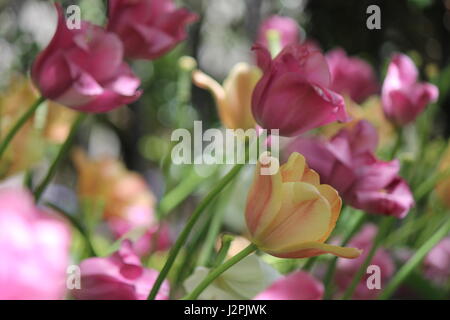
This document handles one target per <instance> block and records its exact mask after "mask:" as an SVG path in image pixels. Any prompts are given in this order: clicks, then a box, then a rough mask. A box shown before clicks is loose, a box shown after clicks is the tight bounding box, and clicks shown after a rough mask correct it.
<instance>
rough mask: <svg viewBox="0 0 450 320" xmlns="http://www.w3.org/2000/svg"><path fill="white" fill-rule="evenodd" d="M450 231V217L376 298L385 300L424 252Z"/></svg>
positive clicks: (412, 269)
mask: <svg viewBox="0 0 450 320" xmlns="http://www.w3.org/2000/svg"><path fill="white" fill-rule="evenodd" d="M449 231H450V219H448V220H447V222H446V223H445V224H444V225H443V226H442V227H441V228H439V230H438V231H437V232H436V233H434V234H433V235H432V236H431V237H430V238H429V239H428V240H427V241H426V242H425V243H424V244H423V245H422V246H421V247H420V248H419V249H418V250H417V251H416V253H415V254H414V255H413V256H412V257H411V258H410V259H409V260H408V262H407V263H405V264H404V265H403V266H402V267H401V268H400V269H399V270H398V271H397V273H396V274H395V275H394V277H393V278H392V280H391V281H390V282H389V284H388V285H387V286H386V288H385V289H384V290H383V292H382V293H381V294H380V295H379V297H378V299H380V300H386V299H389V297H390V296H391V295H392V294H393V293H394V292H395V290H397V288H398V286H399V285H400V284H402V283H403V281H405V280H406V278H407V277H408V276H409V275H410V274H411V272H412V271H414V269H415V268H416V267H417V266H418V264H419V263H420V262H421V261H422V260H423V258H424V257H425V256H426V254H427V253H428V252H429V251H430V250H431V249H433V247H434V246H435V245H437V244H438V242H439V241H441V239H442V238H444V237H445V236H446V235H447V233H448V232H449Z"/></svg>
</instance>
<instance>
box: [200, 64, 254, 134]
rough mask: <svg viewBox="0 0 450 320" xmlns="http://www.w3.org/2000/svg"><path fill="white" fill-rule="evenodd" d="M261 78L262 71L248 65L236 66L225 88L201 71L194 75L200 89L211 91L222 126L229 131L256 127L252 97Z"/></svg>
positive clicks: (226, 81) (224, 84)
mask: <svg viewBox="0 0 450 320" xmlns="http://www.w3.org/2000/svg"><path fill="white" fill-rule="evenodd" d="M260 77H261V72H260V70H259V69H258V68H256V67H253V66H250V65H248V64H246V63H238V64H237V65H235V66H234V68H233V69H232V70H231V72H230V74H229V75H228V77H227V78H226V79H225V81H224V83H223V86H221V85H220V84H219V83H217V81H215V80H214V79H212V78H211V77H209V76H208V75H206V74H204V73H203V72H201V71H198V70H197V71H194V73H193V74H192V79H193V81H194V83H195V84H196V85H197V86H198V87H200V88H203V89H209V90H211V92H212V94H213V95H214V99H215V101H216V104H217V109H218V111H219V117H220V120H221V121H222V124H223V125H224V126H225V127H227V128H229V129H244V130H246V129H250V128H254V127H255V119H253V115H252V112H251V97H252V93H253V89H254V88H255V85H256V83H257V82H258V80H259V78H260Z"/></svg>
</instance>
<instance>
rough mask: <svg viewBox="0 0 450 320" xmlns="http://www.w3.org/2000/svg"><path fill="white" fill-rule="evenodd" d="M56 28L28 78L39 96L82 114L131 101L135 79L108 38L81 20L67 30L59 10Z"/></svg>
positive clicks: (120, 47) (117, 44)
mask: <svg viewBox="0 0 450 320" xmlns="http://www.w3.org/2000/svg"><path fill="white" fill-rule="evenodd" d="M56 8H57V10H58V25H57V29H56V32H55V35H54V36H53V39H52V40H51V42H50V44H49V45H48V46H47V48H46V49H45V50H44V51H43V52H41V53H40V54H39V55H38V57H37V58H36V60H35V61H34V63H33V66H32V69H31V76H32V78H33V81H34V83H35V84H36V86H37V87H38V89H39V90H40V92H41V94H42V95H43V96H44V97H46V98H48V99H50V100H53V101H55V102H58V103H60V104H62V105H65V106H67V107H70V108H73V109H76V110H78V111H84V112H106V111H109V110H112V109H114V108H117V107H120V106H122V105H124V104H128V103H131V102H133V101H135V100H137V99H138V98H139V96H140V94H141V92H140V91H139V90H138V87H139V85H140V80H139V79H138V78H137V77H136V76H135V75H134V74H133V73H132V71H131V69H130V67H129V66H128V65H127V64H126V63H125V62H124V61H123V58H124V56H123V50H124V49H123V44H122V41H120V39H119V37H117V35H115V34H114V33H111V32H107V31H106V30H104V29H103V28H101V27H99V26H96V25H93V24H91V23H89V22H86V21H83V22H82V24H81V28H80V29H72V30H71V29H68V27H67V25H66V22H65V19H64V15H63V13H62V9H61V7H60V5H58V4H57V5H56Z"/></svg>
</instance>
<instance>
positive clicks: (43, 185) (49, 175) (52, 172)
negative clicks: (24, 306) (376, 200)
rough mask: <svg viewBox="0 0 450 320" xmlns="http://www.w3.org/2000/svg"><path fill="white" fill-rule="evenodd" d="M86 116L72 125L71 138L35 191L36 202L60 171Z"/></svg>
mask: <svg viewBox="0 0 450 320" xmlns="http://www.w3.org/2000/svg"><path fill="white" fill-rule="evenodd" d="M86 116H87V115H86V114H84V113H82V114H80V115H79V116H78V118H77V119H76V120H75V122H74V123H73V125H72V128H71V129H70V133H69V136H68V137H67V139H66V141H64V144H63V145H62V146H61V147H60V148H59V151H58V154H57V155H56V158H55V160H54V161H53V163H52V164H51V165H50V168H49V169H48V171H47V174H46V175H45V177H44V179H43V180H42V182H41V183H40V184H39V186H37V187H36V189H35V191H34V198H35V199H36V202H38V201H39V199H40V198H41V196H42V194H43V193H44V191H45V188H47V185H48V184H49V183H50V181H51V180H52V178H53V176H54V175H55V173H56V170H57V169H58V165H59V163H60V162H61V160H62V159H63V158H64V156H65V155H66V154H67V152H68V151H69V149H70V147H71V145H72V141H73V139H74V137H75V134H76V133H77V130H78V127H79V126H80V124H81V122H82V121H83V120H84V119H85V118H86Z"/></svg>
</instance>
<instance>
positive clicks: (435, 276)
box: [423, 237, 450, 284]
mask: <svg viewBox="0 0 450 320" xmlns="http://www.w3.org/2000/svg"><path fill="white" fill-rule="evenodd" d="M423 264H424V271H425V275H426V277H427V278H429V279H431V280H432V281H433V282H435V283H436V284H443V283H447V282H448V280H449V279H450V238H449V237H447V238H444V239H442V240H441V242H439V243H438V245H437V246H435V247H434V248H433V249H431V251H430V252H429V253H428V255H427V256H426V257H425V260H424V263H423Z"/></svg>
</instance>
